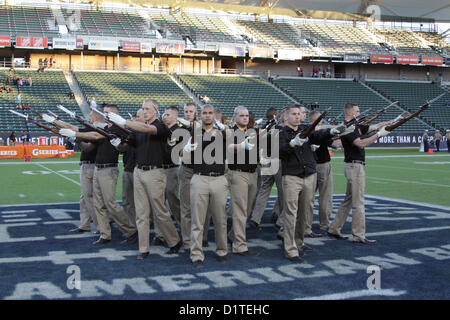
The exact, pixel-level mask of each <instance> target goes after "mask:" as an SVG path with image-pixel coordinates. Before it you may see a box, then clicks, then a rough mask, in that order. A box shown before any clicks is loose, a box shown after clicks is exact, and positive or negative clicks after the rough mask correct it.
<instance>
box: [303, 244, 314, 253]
mask: <svg viewBox="0 0 450 320" xmlns="http://www.w3.org/2000/svg"><path fill="white" fill-rule="evenodd" d="M301 249H302V250H303V251H305V252H308V251H313V250H314V249H313V248H311V247H309V246H307V245H306V244H304V245H302V248H301Z"/></svg>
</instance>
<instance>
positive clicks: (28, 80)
mask: <svg viewBox="0 0 450 320" xmlns="http://www.w3.org/2000/svg"><path fill="white" fill-rule="evenodd" d="M27 85H28V86H29V87H31V86H32V85H33V80H31V76H28V79H27Z"/></svg>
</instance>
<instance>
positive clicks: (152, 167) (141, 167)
mask: <svg viewBox="0 0 450 320" xmlns="http://www.w3.org/2000/svg"><path fill="white" fill-rule="evenodd" d="M137 167H138V169H141V170H144V171H149V170H153V169H161V168H162V167H163V166H162V165H161V166H139V165H138V166H137Z"/></svg>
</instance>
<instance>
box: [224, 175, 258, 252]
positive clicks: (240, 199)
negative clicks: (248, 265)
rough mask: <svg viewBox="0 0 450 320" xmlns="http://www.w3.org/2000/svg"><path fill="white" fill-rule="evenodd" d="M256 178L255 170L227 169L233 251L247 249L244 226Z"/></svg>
mask: <svg viewBox="0 0 450 320" xmlns="http://www.w3.org/2000/svg"><path fill="white" fill-rule="evenodd" d="M257 179H258V173H257V172H254V173H249V172H240V171H234V170H229V171H228V181H229V185H230V191H231V212H232V218H233V228H232V229H231V230H230V239H233V248H232V250H233V252H244V251H248V247H247V241H246V232H245V228H246V224H247V219H248V217H249V216H250V213H251V211H252V206H253V199H255V196H256V192H257V184H258V181H257Z"/></svg>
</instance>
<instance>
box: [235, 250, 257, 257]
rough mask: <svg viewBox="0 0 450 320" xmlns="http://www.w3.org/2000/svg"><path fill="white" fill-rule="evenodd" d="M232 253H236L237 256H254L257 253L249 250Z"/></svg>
mask: <svg viewBox="0 0 450 320" xmlns="http://www.w3.org/2000/svg"><path fill="white" fill-rule="evenodd" d="M233 254H235V255H238V256H242V257H256V256H258V254H257V253H254V252H250V251H248V250H247V251H243V252H233Z"/></svg>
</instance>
